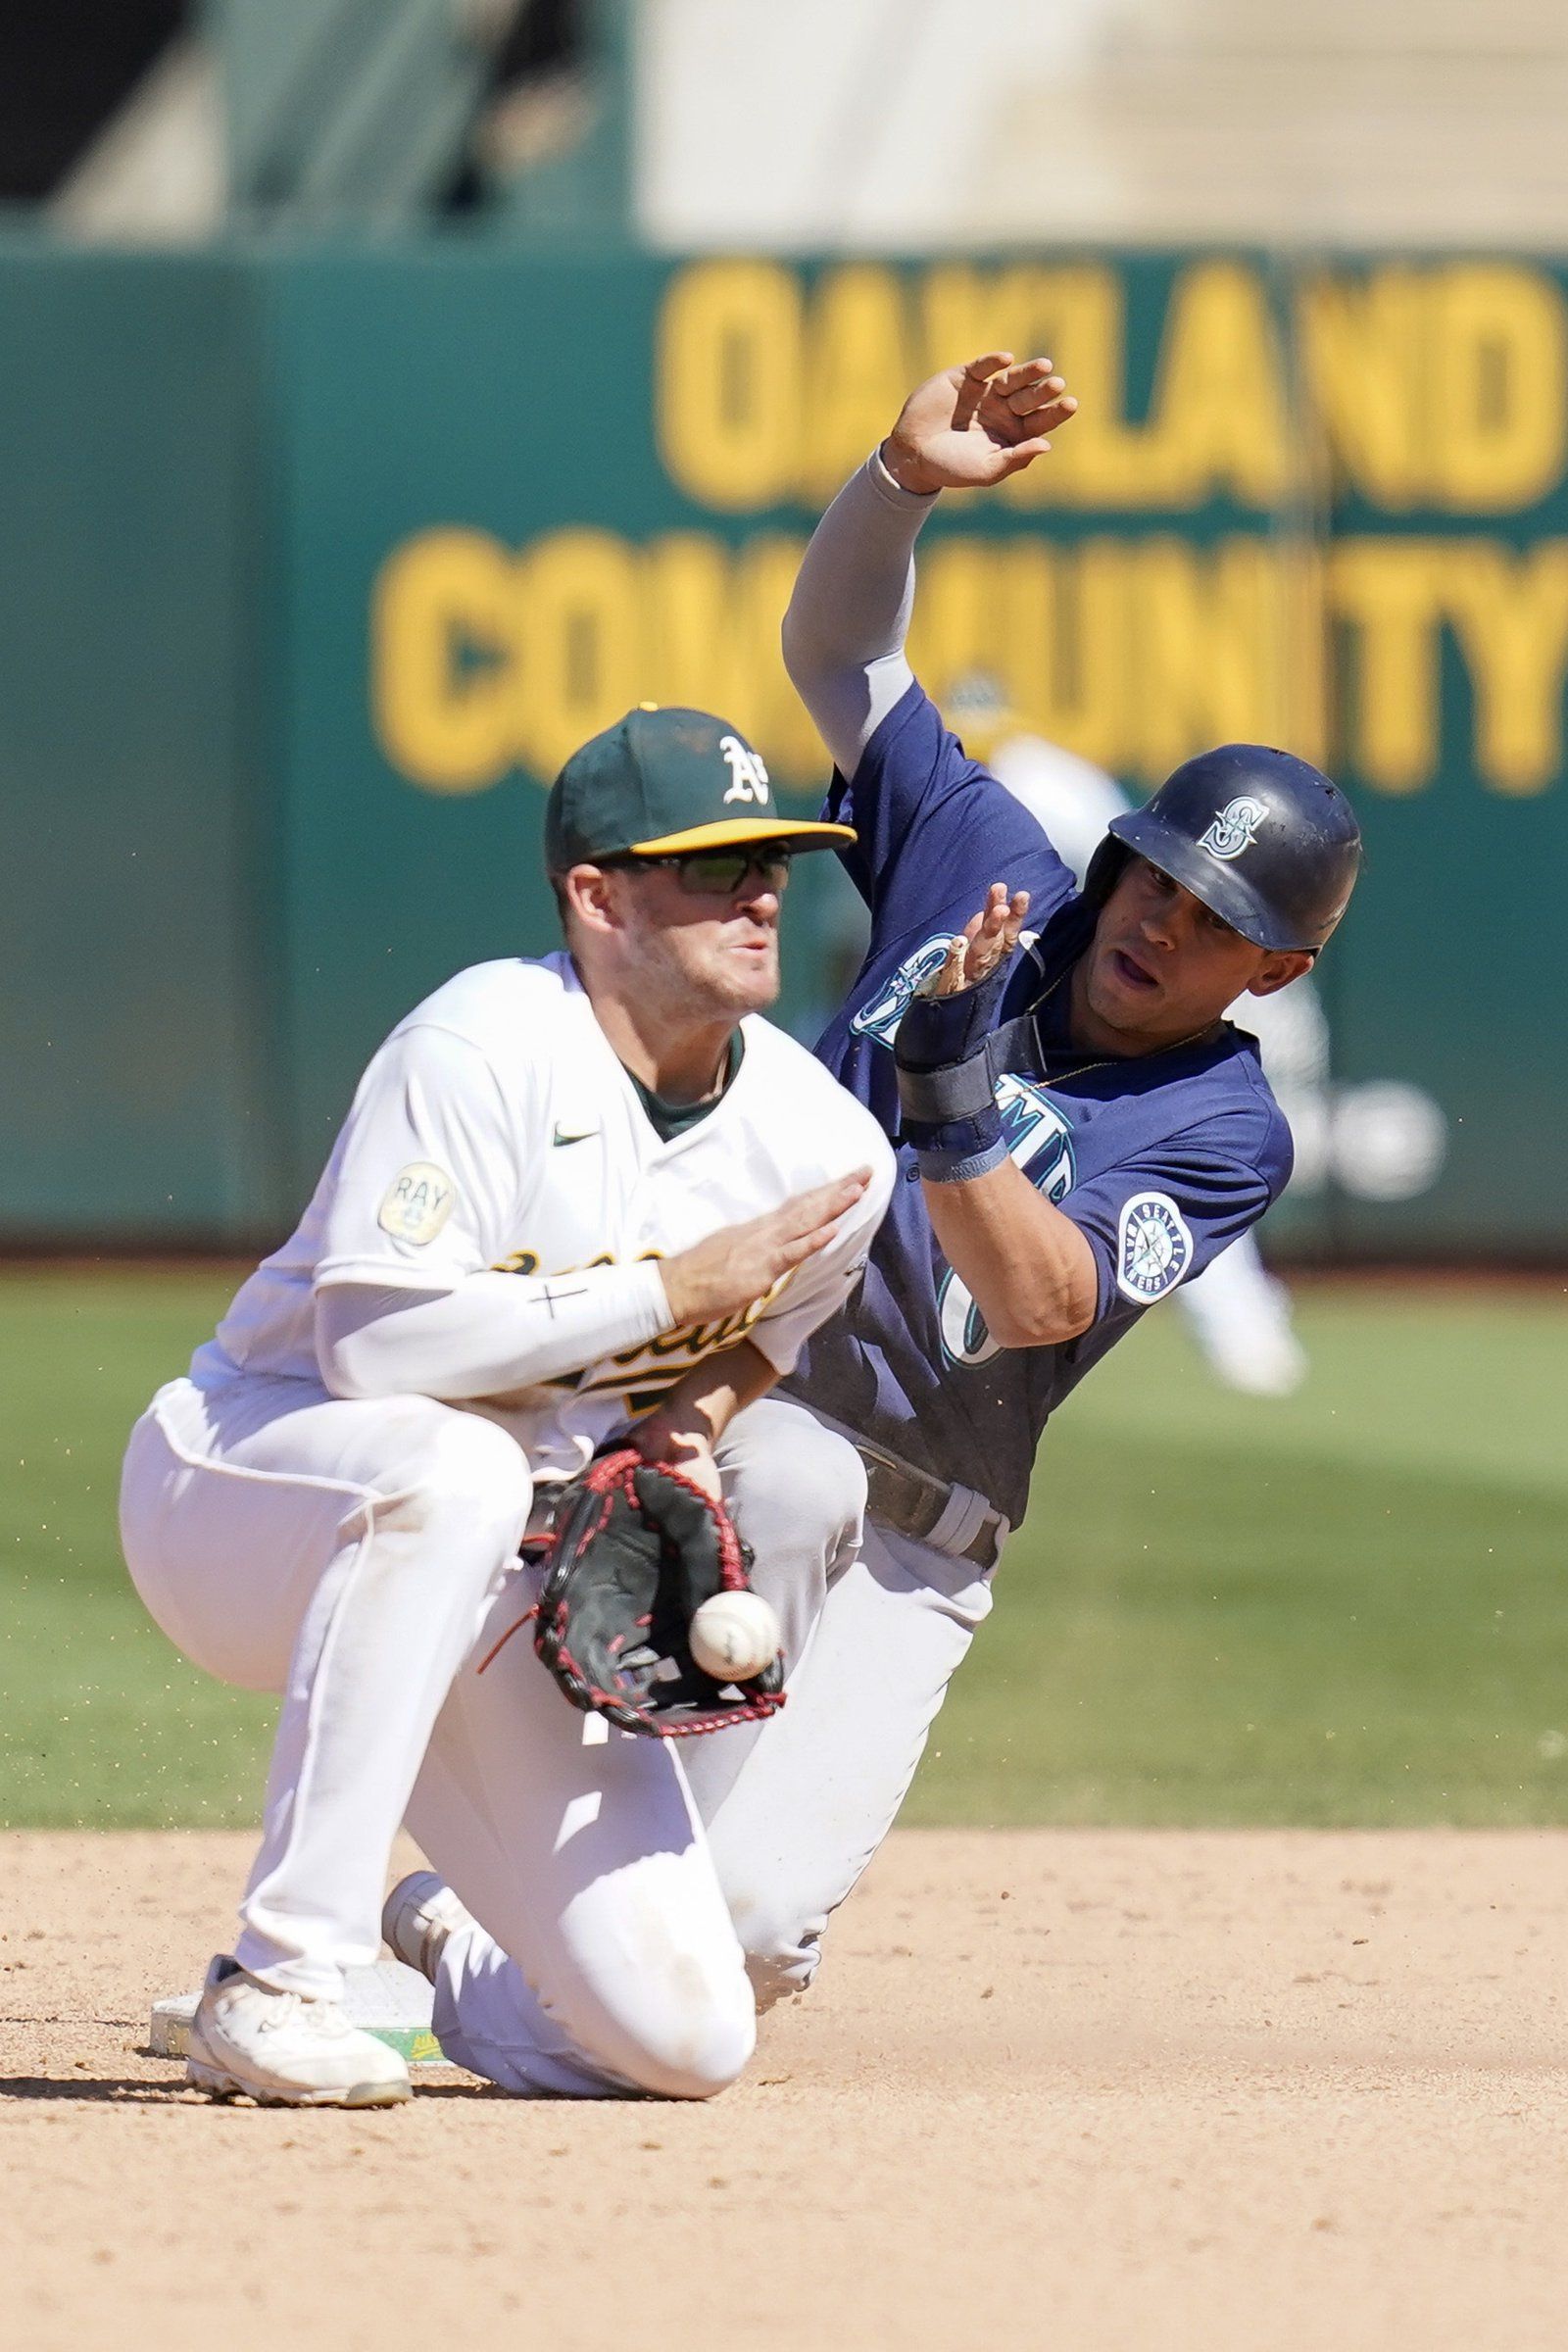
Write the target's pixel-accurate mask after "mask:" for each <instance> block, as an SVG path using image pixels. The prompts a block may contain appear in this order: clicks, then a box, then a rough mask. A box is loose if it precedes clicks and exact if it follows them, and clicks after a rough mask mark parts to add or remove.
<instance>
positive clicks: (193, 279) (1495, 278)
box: [0, 243, 1568, 1257]
mask: <svg viewBox="0 0 1568 2352" xmlns="http://www.w3.org/2000/svg"><path fill="white" fill-rule="evenodd" d="M0 334H3V336H4V340H5V348H6V351H7V355H8V365H7V368H6V369H5V370H4V371H3V374H0V411H3V414H4V417H5V421H6V427H7V447H8V451H9V453H10V465H9V469H8V473H7V475H6V477H5V478H4V481H3V483H0V521H3V525H4V533H5V539H4V544H5V550H6V556H5V562H4V564H3V565H0V580H3V586H0V597H3V598H4V605H5V612H6V617H7V623H8V625H7V626H6V627H5V629H4V630H3V631H0V743H3V746H4V754H3V759H4V776H5V792H6V801H7V806H8V809H9V811H10V822H9V824H8V828H7V832H8V840H9V844H10V849H11V858H10V873H11V881H12V888H11V889H10V890H9V891H8V893H7V901H8V908H9V912H8V921H7V926H6V931H7V936H6V942H5V952H6V957H7V967H8V974H9V979H10V986H9V987H8V988H7V990H6V992H5V1002H4V1009H3V1012H0V1037H3V1039H4V1059H5V1068H6V1073H7V1077H8V1081H9V1084H8V1093H9V1094H10V1097H11V1111H12V1115H11V1117H10V1118H9V1119H8V1121H7V1122H6V1130H5V1139H4V1142H3V1144H0V1235H3V1236H4V1237H8V1238H11V1239H14V1240H25V1239H38V1238H56V1239H66V1238H70V1237H72V1236H83V1237H85V1236H106V1237H119V1238H132V1237H134V1238H157V1237H159V1236H165V1237H168V1238H170V1239H171V1240H186V1239H189V1240H224V1239H233V1240H249V1239H252V1238H255V1237H257V1236H259V1235H265V1234H266V1233H268V1232H270V1231H274V1230H279V1229H281V1228H282V1227H284V1226H285V1225H286V1224H287V1222H288V1221H289V1219H290V1217H291V1215H292V1213H293V1211H294V1209H295V1207H296V1206H297V1204H298V1202H299V1201H300V1200H301V1199H302V1198H303V1196H304V1194H305V1193H306V1192H307V1191H308V1189H309V1186H310V1184H311V1182H312V1180H313V1178H314V1175H315V1172H316V1170H317V1168H318V1166H319V1161H320V1158H321V1156H322V1154H323V1152H324V1151H325V1149H326V1146H327V1144H328V1143H329V1141H330V1137H331V1135H332V1132H333V1130H334V1128H335V1126H336V1123H337V1121H338V1120H339V1119H340V1117H341V1115H342V1111H343V1108H344V1106H345V1104H346V1102H347V1099H348V1095H349V1092H350V1090H351V1088H352V1084H353V1080H354V1076H355V1074H356V1071H357V1069H358V1067H359V1066H360V1064H361V1063H362V1062H363V1060H364V1058H365V1055H366V1054H367V1053H368V1050H369V1049H370V1048H371V1047H372V1046H373V1044H374V1043H375V1041H376V1039H377V1037H378V1036H379V1035H381V1034H382V1033H383V1032H384V1030H385V1029H386V1028H387V1027H388V1026H389V1025H390V1023H391V1022H392V1021H393V1020H394V1019H396V1017H397V1016H398V1015H399V1014H400V1013H401V1012H402V1011H403V1010H404V1009H405V1008H406V1007H407V1006H408V1005H410V1004H412V1003H413V1002H415V1001H416V1000H417V997H418V996H419V995H420V994H421V993H422V992H423V991H424V990H425V989H427V988H428V987H429V986H430V985H431V984H433V983H434V982H435V981H436V980H438V979H440V978H441V977H442V976H443V975H444V974H445V973H446V972H448V971H449V970H451V969H453V968H455V967H456V966H457V965H459V964H461V963H463V962H466V961H470V960H473V959H474V958H476V957H479V956H489V955H500V954H507V953H512V952H515V951H518V950H521V951H523V952H536V951H538V950H540V949H542V948H543V947H545V946H547V945H548V944H550V943H551V941H552V938H553V916H552V912H551V907H550V903H549V898H548V893H547V892H546V890H545V889H544V886H543V883H542V879H541V877H540V874H539V871H538V863H537V841H538V830H539V822H540V816H541V786H542V784H543V783H545V782H546V781H548V778H549V776H550V775H551V774H552V773H553V772H554V769H555V767H556V766H557V765H558V764H559V762H560V760H561V759H562V758H563V757H564V755H565V753H566V752H567V751H569V750H570V749H571V748H572V746H573V745H574V744H575V743H576V742H578V741H579V740H580V739H581V738H582V736H583V735H585V734H586V733H588V732H590V731H591V730H592V729H593V728H595V727H596V726H598V725H600V724H602V723H604V722H605V721H606V720H607V719H609V718H611V717H613V715H615V714H616V713H617V712H618V711H620V710H622V709H624V708H625V707H626V705H627V704H628V703H631V702H633V701H637V700H640V699H645V698H654V699H659V700H671V701H673V700H682V701H691V702H697V703H704V704H709V705H711V706H714V707H717V708H719V709H722V710H723V711H726V713H728V714H729V715H731V716H733V717H734V718H735V719H736V720H737V721H738V722H739V723H740V724H742V725H743V726H745V727H746V728H747V729H748V731H749V732H751V733H752V734H753V735H754V737H755V738H756V740H757V741H758V742H759V744H760V747H761V748H762V750H763V752H764V755H765V757H766V758H767V759H768V760H769V762H770V765H771V767H772V769H773V772H774V775H775V778H776V779H777V780H778V782H779V783H780V785H781V787H782V788H783V789H784V791H785V792H786V793H787V794H790V795H794V796H798V798H799V800H800V802H801V804H802V805H805V804H806V802H807V801H809V798H810V797H811V796H812V795H813V794H814V793H816V792H818V791H819V790H820V787H821V782H822V761H821V757H820V754H819V751H818V748H817V746H816V745H815V742H814V740H813V737H812V734H811V730H810V727H809V722H808V721H807V720H806V718H805V715H804V713H803V712H802V711H800V709H799V707H798V706H797V705H796V704H795V702H794V699H793V697H792V696H791V694H790V691H789V688H788V684H787V681H786V680H785V678H784V676H783V672H782V669H781V666H780V663H779V659H778V651H777V632H778V621H779V616H780V614H781V612H782V610H783V606H784V602H785V600H786V598H787V595H788V592H789V586H790V581H791V578H792V575H793V570H794V566H795V564H796V563H797V561H798V558H799V553H800V549H801V547H802V545H803V543H804V541H805V538H806V536H807V535H808V533H809V529H810V525H811V521H812V518H813V516H814V515H815V513H816V512H817V511H818V510H819V508H820V506H821V504H822V503H823V502H824V501H825V500H826V499H827V498H828V497H829V496H831V494H832V492H833V490H834V488H835V487H836V486H837V484H838V482H839V481H840V480H841V479H842V477H843V475H844V474H845V473H846V472H847V471H848V470H849V469H850V467H851V466H853V465H855V464H856V463H857V462H858V459H859V458H860V457H861V456H863V454H864V452H865V450H866V449H867V448H868V447H869V446H870V445H871V444H872V442H873V441H874V440H875V439H876V438H877V436H878V434H879V433H880V432H881V431H882V430H883V429H885V426H886V423H887V422H888V420H889V419H890V417H891V416H892V415H893V413H894V411H895V410H896V408H897V405H898V402H899V400H900V398H901V396H902V393H903V391H904V390H905V389H907V386H908V385H909V384H910V383H911V382H913V381H914V380H915V379H916V377H917V376H918V375H919V374H920V373H921V372H922V371H924V370H926V369H927V368H931V367H934V366H936V365H939V364H946V363H948V362H950V361H951V360H953V359H954V358H955V357H956V356H958V355H961V354H962V353H964V352H965V351H969V350H973V349H977V348H981V347H984V346H991V347H998V346H1002V347H1012V348H1015V349H1017V350H1019V351H1024V350H1037V349H1040V348H1042V347H1043V348H1046V349H1049V350H1050V351H1052V352H1053V354H1054V357H1055V358H1056V360H1057V361H1058V363H1059V364H1060V365H1061V366H1062V367H1063V368H1065V369H1066V370H1067V371H1068V372H1069V374H1070V375H1071V377H1072V379H1073V382H1074V386H1075V388H1076V389H1077V390H1078V392H1079V393H1080V396H1081V398H1082V402H1083V407H1082V411H1081V414H1080V416H1079V417H1078V418H1077V420H1076V421H1075V422H1074V423H1073V425H1072V426H1071V428H1070V430H1069V431H1068V432H1066V433H1064V434H1063V435H1062V436H1061V439H1060V443H1059V447H1058V449H1057V451H1056V453H1055V454H1054V456H1053V458H1052V459H1051V460H1049V461H1047V462H1046V463H1045V464H1042V465H1041V466H1036V467H1035V468H1034V469H1033V470H1032V471H1031V472H1030V473H1028V474H1026V475H1024V476H1022V477H1020V478H1019V480H1018V481H1017V482H1016V483H1014V484H1012V485H1009V486H1008V487H1007V488H1006V489H1005V490H1004V491H1003V492H1001V493H999V494H997V495H996V496H994V497H992V498H989V499H987V500H984V501H973V502H967V503H966V502H963V501H958V500H952V501H949V502H947V503H946V505H945V506H944V508H943V510H942V511H941V512H939V514H938V515H936V517H935V518H934V519H933V522H932V524H931V525H930V526H929V528H928V531H927V534H926V537H925V540H924V542H923V543H922V594H921V601H920V609H919V613H918V615H917V622H916V633H915V639H914V648H913V650H914V653H915V658H916V661H917V664H918V666H919V668H920V670H921V673H922V675H923V676H924V677H925V679H926V681H927V683H928V684H929V685H930V687H931V688H932V690H933V691H934V692H935V693H936V694H937V695H938V696H939V698H940V697H941V696H943V695H945V694H947V693H949V692H951V690H952V689H953V688H954V686H955V685H956V684H957V683H958V682H959V681H960V680H961V679H962V678H963V677H965V676H966V675H967V674H969V673H972V672H973V671H975V670H977V669H983V670H985V671H987V672H989V673H991V674H992V675H993V676H994V677H995V679H996V680H997V682H998V683H999V685H1000V686H1001V688H1002V689H1003V691H1004V693H1005V698H1006V700H1007V702H1008V704H1009V705H1010V706H1011V708H1012V709H1013V710H1014V711H1016V712H1017V713H1018V715H1019V717H1020V719H1021V720H1022V721H1023V722H1025V723H1027V724H1028V725H1030V726H1032V727H1034V728H1036V729H1038V730H1039V731H1041V732H1043V733H1045V734H1048V735H1051V736H1054V738H1055V739H1057V740H1059V741H1061V742H1063V743H1065V744H1067V745H1069V746H1070V747H1071V748H1073V749H1074V750H1077V751H1079V752H1081V753H1084V754H1085V755H1087V756H1089V757H1090V758H1093V759H1095V760H1099V761H1100V762H1102V763H1103V764H1104V765H1105V766H1107V767H1109V768H1111V769H1113V770H1114V771H1115V772H1116V773H1117V774H1119V775H1120V776H1121V777H1122V778H1123V779H1124V780H1126V781H1127V782H1128V783H1129V784H1130V785H1132V786H1134V787H1135V788H1138V789H1143V788H1146V787H1148V786H1150V785H1152V784H1153V783H1154V782H1156V781H1157V780H1158V778H1159V777H1160V776H1161V775H1163V774H1164V773H1165V772H1166V770H1167V769H1168V768H1169V767H1170V766H1171V765H1172V764H1173V763H1174V762H1175V761H1176V760H1179V759H1181V758H1183V757H1184V756H1186V755H1187V754H1188V753H1189V752H1191V751H1193V750H1195V749H1197V748H1199V747H1201V745H1202V744H1204V743H1206V742H1210V741H1215V740H1222V739H1226V738H1230V737H1236V736H1250V737H1260V738H1263V739H1267V740H1277V741H1285V742H1287V743H1289V744H1291V745H1293V746H1294V747H1296V748H1298V749H1300V750H1302V751H1304V752H1306V753H1308V754H1309V755H1310V756H1313V757H1315V758H1319V759H1322V760H1326V761H1327V762H1328V763H1329V765H1330V766H1331V767H1332V768H1333V770H1334V772H1335V773H1336V774H1338V775H1339V776H1341V778H1342V779H1343V781H1344V782H1345V783H1346V784H1347V786H1348V789H1349V790H1350V791H1351V793H1352V794H1353V796H1354V798H1355V800H1356V803H1357V806H1358V808H1359V809H1360V810H1361V813H1362V816H1363V819H1364V822H1365V825H1366V830H1367V836H1368V845H1369V863H1368V870H1367V875H1366V879H1365V882H1364V884H1363V887H1362V890H1361V892H1360V894H1359V895H1358V898H1357V901H1356V905H1355V907H1354V908H1353V909H1352V912H1351V914H1350V916H1349V917H1348V920H1347V923H1346V925H1345V927H1344V930H1343V932H1342V934H1341V936H1340V938H1339V939H1338V940H1337V941H1336V943H1335V946H1334V949H1333V951H1332V953H1331V955H1330V956H1328V957H1327V958H1326V959H1325V963H1324V966H1323V972H1322V983H1323V994H1324V999H1325V1004H1326V1008H1327V1012H1328V1016H1329V1029H1330V1036H1331V1041H1332V1043H1331V1054H1332V1076H1331V1081H1330V1083H1329V1085H1328V1086H1327V1088H1326V1089H1325V1088H1324V1087H1322V1086H1321V1085H1317V1086H1314V1087H1313V1088H1312V1089H1311V1090H1310V1097H1309V1099H1308V1098H1307V1097H1303V1098H1302V1100H1301V1103H1300V1105H1299V1108H1300V1115H1301V1119H1302V1122H1303V1144H1304V1149H1303V1183H1302V1185H1301V1187H1300V1188H1299V1192H1298V1195H1297V1197H1296V1199H1295V1200H1294V1201H1290V1202H1288V1203H1287V1204H1286V1208H1285V1210H1284V1211H1283V1212H1282V1213H1281V1218H1280V1230H1281V1233H1282V1235H1283V1236H1284V1237H1285V1238H1286V1239H1288V1240H1289V1241H1290V1242H1291V1243H1293V1244H1294V1246H1296V1247H1297V1248H1299V1249H1302V1250H1318V1251H1323V1252H1335V1251H1355V1252H1360V1253H1379V1254H1383V1253H1396V1254H1397V1253H1407V1254H1411V1255H1419V1254H1425V1253H1431V1252H1434V1251H1437V1252H1447V1253H1453V1252H1461V1253H1463V1254H1465V1255H1467V1256H1485V1255H1491V1254H1496V1255H1499V1256H1508V1257H1520V1256H1531V1255H1542V1256H1544V1255H1553V1256H1556V1257H1561V1256H1563V1255H1564V1254H1568V1208H1565V1206H1564V1201H1563V1190H1562V1186H1561V1183H1560V1181H1559V1177H1558V1169H1559V1166H1560V1164H1561V1161H1562V1159H1563V1157H1564V1152H1565V1147H1568V1086H1565V1083H1564V1082H1565V1078H1568V1068H1565V1056H1564V1053H1563V1049H1562V1046H1561V1043H1560V1032H1561V1022H1560V1015H1559V1003H1560V995H1561V991H1560V986H1559V985H1558V979H1557V973H1558V964H1559V961H1560V955H1561V943H1562V941H1563V937H1564V933H1565V930H1568V924H1565V921H1564V917H1563V914H1562V911H1561V906H1560V902H1561V896H1562V887H1563V876H1564V874H1565V873H1568V813H1565V809H1568V800H1565V794H1564V786H1563V682H1564V672H1565V669H1568V479H1565V477H1568V270H1559V269H1557V268H1555V267H1550V266H1546V265H1544V264H1541V263H1538V262H1534V261H1532V262H1528V263H1527V262H1522V261H1514V260H1508V259H1501V258H1499V259H1477V258H1474V257H1464V258H1458V257H1453V258H1437V259H1423V260H1421V261H1419V262H1411V261H1366V262H1359V261H1358V262H1356V263H1354V264H1336V265H1335V266H1333V267H1332V268H1329V267H1326V266H1323V265H1317V264H1311V265H1309V264H1307V263H1304V262H1293V263H1290V264H1283V263H1281V262H1279V261H1277V260H1271V259H1268V258H1265V257H1261V256H1257V255H1251V256H1250V255H1246V254H1227V255H1213V254H1198V255H1180V256H1136V257H1116V258H1111V257H1106V256H1094V255H1089V256H1085V255H1071V256H1053V255H1040V256H1028V257H1021V256H1013V257H1009V258H1006V259H1004V260H998V261H995V262H975V263H968V262H966V263H962V264H959V263H955V262H952V261H942V262H937V263H909V264H901V265H891V264H884V263H875V264H869V263H857V264H833V265H826V266H820V267H818V266H806V265H802V266H796V265H792V264H787V263H782V262H778V261H759V260H755V259H744V258H743V259H737V260H717V261H703V262H695V263H689V264H681V263H671V262H662V261H657V260H654V259H652V258H649V257H646V256H640V255H635V254H630V253H614V254H606V255H604V256H602V257H598V258H594V257H586V256H582V255H574V256H572V257H571V258H570V259H569V260H568V259H562V260H560V261H559V262H553V261H549V260H538V259H533V258H529V257H519V256H507V255H505V254H501V253H497V252H494V251H491V250H489V249H486V248H484V247H483V246H480V245H477V244H474V245H462V244H457V243H451V244H448V243H442V244H436V243H425V244H418V245H417V244H412V243H399V244H392V245H387V246H384V247H381V248H373V249H371V248H366V247H363V246H362V247H358V248H356V249H354V250H352V251H350V250H346V249H336V248H326V247H319V248H297V247H290V248H281V247H270V246H269V247H267V248H265V249H256V250H240V249H236V250H234V251H232V252H227V253H223V254H220V255H206V256H202V257H189V258H158V259H152V258H145V257H134V256H124V257H115V258H112V259H111V258H100V259H94V260H91V261H86V260H82V259H80V258H78V257H70V256H62V255H58V254H53V253H51V252H49V251H48V250H46V249H44V248H42V247H38V246H22V245H15V246H12V247H10V248H3V249H0ZM813 867H814V868H815V869H817V870H813ZM800 883H801V887H800V888H799V889H798V890H797V892H796V893H795V894H794V897H793V900H792V907H791V916H792V920H793V936H792V938H791V941H790V950H789V998H788V1010H789V1014H790V1017H791V1018H792V1020H793V1021H794V1022H795V1023H796V1024H797V1025H798V1026H800V1027H801V1028H802V1029H803V1030H805V1029H809V1026H810V1024H811V1022H812V1021H813V1020H814V1019H815V1018H817V1017H819V1016H820V1014H821V1012H822V1011H823V1010H824V1009H825V1008H826V1006H827V1005H829V1004H830V1003H831V1001H832V997H833V994H834V991H835V989H836V988H837V987H838V986H839V985H841V982H842V977H843V973H844V968H845V964H846V960H847V959H849V958H851V957H853V954H854V947H855V919H854V913H853V908H852V906H851V904H850V901H849V897H848V893H847V892H846V890H845V889H844V887H843V886H842V883H841V882H840V880H839V877H838V876H837V875H836V873H833V872H831V871H829V870H828V864H827V861H826V860H817V861H812V862H811V865H809V866H808V867H807V868H804V869H802V874H801V877H800Z"/></svg>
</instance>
